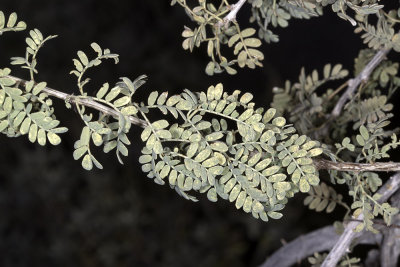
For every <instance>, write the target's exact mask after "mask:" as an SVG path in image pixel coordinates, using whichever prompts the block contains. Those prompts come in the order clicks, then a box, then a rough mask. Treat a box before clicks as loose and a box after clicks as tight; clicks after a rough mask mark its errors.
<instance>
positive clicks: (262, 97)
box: [0, 0, 362, 266]
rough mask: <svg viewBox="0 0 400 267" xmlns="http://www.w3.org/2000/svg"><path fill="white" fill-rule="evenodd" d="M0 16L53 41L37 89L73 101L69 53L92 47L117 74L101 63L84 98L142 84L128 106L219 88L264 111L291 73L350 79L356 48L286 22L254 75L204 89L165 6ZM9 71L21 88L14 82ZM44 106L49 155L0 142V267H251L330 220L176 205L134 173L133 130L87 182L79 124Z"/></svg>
mask: <svg viewBox="0 0 400 267" xmlns="http://www.w3.org/2000/svg"><path fill="white" fill-rule="evenodd" d="M246 8H247V7H246ZM0 10H3V11H4V12H5V14H7V15H8V14H10V13H11V12H13V11H15V12H17V13H18V15H19V18H20V19H22V20H24V21H26V22H27V24H28V28H29V29H33V28H38V29H40V30H41V32H42V33H43V34H44V35H50V34H58V35H59V37H58V38H57V39H54V40H51V41H49V42H48V43H47V44H46V45H45V47H44V48H43V49H42V50H41V51H40V52H39V65H38V69H39V74H38V76H37V80H38V81H47V83H48V85H49V86H50V87H52V88H55V89H58V90H61V91H64V92H67V93H77V90H76V87H75V84H76V83H75V79H74V76H72V75H69V74H68V73H69V71H70V70H72V68H73V64H72V58H73V57H75V56H76V51H77V50H84V51H86V52H89V51H90V50H91V48H90V43H91V42H94V41H95V42H97V43H99V44H100V45H101V46H102V47H103V48H110V49H111V51H112V52H114V53H118V54H119V55H120V64H118V65H114V64H113V63H112V62H111V61H110V62H106V63H105V64H102V65H101V66H100V68H97V69H95V70H94V71H89V73H88V74H89V76H90V77H91V78H92V81H91V83H90V84H89V85H88V86H87V89H88V90H89V91H90V90H92V91H91V92H94V90H97V89H98V88H99V86H100V85H101V84H102V83H104V82H105V81H108V82H110V84H113V83H115V82H116V81H117V80H118V78H119V77H121V76H127V77H130V78H131V79H132V80H133V79H134V78H136V77H137V76H139V75H141V74H147V75H148V76H149V80H148V82H147V83H146V84H145V85H144V86H143V87H142V88H140V90H139V92H138V94H137V96H136V97H137V99H138V101H139V100H140V101H142V100H145V99H146V96H148V94H149V93H150V92H151V91H153V90H159V91H169V93H170V95H171V94H173V93H179V92H181V90H182V89H184V88H189V89H191V90H193V91H200V90H205V89H206V88H207V87H208V86H210V85H212V84H215V83H218V82H222V83H223V84H224V87H225V90H228V91H231V92H232V91H233V90H235V89H241V90H242V91H249V92H252V93H253V94H254V95H255V99H256V104H257V105H260V106H265V107H268V106H269V103H270V101H271V89H272V87H273V86H283V84H284V81H285V80H286V79H290V80H293V81H294V80H296V79H297V76H298V73H299V72H300V68H301V67H302V66H305V67H306V70H308V71H311V70H312V69H315V68H317V69H321V67H322V66H323V65H324V64H325V63H334V64H335V63H343V64H344V66H345V67H346V68H348V69H350V70H352V64H353V58H354V57H355V56H356V55H357V53H358V50H359V49H360V48H361V47H362V46H361V41H360V40H359V37H358V36H356V35H354V34H353V32H352V31H353V28H352V27H351V25H350V23H347V22H345V21H343V20H341V19H339V18H337V17H336V16H335V15H333V14H330V12H329V10H326V13H327V14H328V15H327V16H324V17H323V18H317V19H313V20H309V21H295V20H292V21H291V22H290V25H289V28H287V29H278V30H277V32H278V33H279V34H280V42H279V43H277V44H271V45H266V44H264V45H263V47H262V51H263V52H264V54H265V61H264V65H265V68H259V69H257V70H240V71H239V73H238V75H236V76H229V75H227V74H222V75H218V76H214V77H209V76H207V75H206V74H205V73H204V68H205V66H206V64H207V56H206V51H205V47H201V48H200V49H196V50H195V51H194V53H192V54H190V53H189V52H187V51H184V50H183V49H182V47H181V42H182V38H181V35H180V34H181V31H182V29H183V26H184V25H188V26H193V24H192V22H191V21H190V20H189V19H188V17H187V16H186V15H185V13H184V11H183V9H182V8H180V7H178V6H174V7H170V6H169V1H139V0H136V1H127V0H119V1H95V0H81V1H66V0H58V1H50V0H42V1H33V0H18V1H11V0H5V1H1V3H0ZM249 14H250V12H249V10H248V8H247V10H246V9H245V8H244V9H243V10H241V12H240V16H239V20H241V21H242V22H243V24H244V25H247V24H248V23H247V18H248V16H249ZM27 34H28V32H27V31H25V32H19V33H6V34H4V35H3V36H1V37H0V63H1V65H0V66H1V67H6V66H9V58H10V57H11V56H23V55H24V51H25V44H24V39H25V36H26V35H27ZM12 69H13V73H14V75H16V76H18V77H21V78H28V75H27V72H26V71H22V70H19V69H17V68H12ZM55 102H57V104H56V108H57V109H56V115H57V117H58V119H59V120H60V121H61V122H62V124H63V125H64V126H67V127H68V128H69V129H70V130H69V132H68V133H66V134H64V135H63V136H62V137H63V142H62V144H61V145H60V146H57V147H50V146H48V147H40V146H39V145H37V144H30V143H29V141H28V140H27V138H26V137H20V138H16V139H8V138H7V137H6V136H0V147H1V153H0V164H1V165H0V168H1V172H0V173H1V174H0V212H1V219H0V266H256V265H258V264H260V263H261V262H262V261H263V260H264V259H265V258H266V257H267V256H268V254H270V253H272V252H273V251H274V250H276V249H277V248H279V247H280V246H281V244H282V243H281V242H282V241H284V240H291V239H293V238H295V237H297V236H299V235H301V234H304V233H306V232H308V231H310V230H312V229H315V228H317V227H319V226H322V225H326V224H329V223H331V222H332V217H330V216H324V215H323V214H317V213H313V212H309V211H307V209H306V208H304V207H303V206H302V199H303V197H304V196H298V197H296V198H294V199H292V200H291V201H290V203H289V205H288V206H287V208H286V209H285V210H284V217H283V218H282V219H281V220H279V221H271V222H269V223H264V222H262V221H261V220H260V221H258V220H256V219H254V218H253V217H251V215H249V214H245V213H244V212H243V211H237V210H236V209H235V208H234V205H232V204H231V203H229V202H227V201H223V200H220V201H218V202H217V203H215V204H214V203H211V202H209V201H208V200H207V199H206V198H205V197H203V196H200V197H199V198H200V201H199V202H197V203H192V202H189V201H186V200H184V199H182V198H180V197H179V196H178V195H177V194H176V193H175V192H174V191H173V190H170V189H169V187H168V186H159V185H157V184H155V183H153V182H152V181H151V180H150V179H148V178H146V177H145V175H144V174H143V173H142V172H141V169H140V166H139V164H138V162H137V159H138V157H139V155H140V149H141V146H142V144H141V142H139V140H140V132H141V129H140V128H137V127H133V128H132V131H131V132H132V133H131V135H130V136H131V141H132V143H133V144H132V145H131V146H130V150H129V151H130V152H129V153H130V155H129V157H127V158H125V159H124V162H125V165H123V166H121V165H119V164H118V162H117V159H116V157H115V155H114V153H110V154H106V155H104V154H103V153H102V152H101V151H98V152H99V153H98V159H99V160H100V161H101V162H102V163H103V165H104V170H94V171H91V172H87V171H85V170H83V169H82V168H81V165H80V162H79V161H74V160H73V158H72V151H73V143H74V141H75V140H77V139H78V138H79V135H80V130H81V127H82V123H81V121H80V120H79V117H78V115H77V114H76V113H74V112H73V111H71V110H67V109H66V108H65V107H64V105H63V103H62V101H55Z"/></svg>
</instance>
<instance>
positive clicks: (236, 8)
mask: <svg viewBox="0 0 400 267" xmlns="http://www.w3.org/2000/svg"><path fill="white" fill-rule="evenodd" d="M245 2H246V0H239V1H238V2H237V3H236V4H233V5H231V7H230V8H231V11H230V12H229V14H228V15H226V17H225V18H224V19H223V20H222V21H220V22H218V24H217V26H218V27H222V26H225V28H227V27H228V25H229V23H231V22H232V21H235V20H236V15H237V13H238V12H239V10H240V9H241V8H242V6H243V5H244V3H245Z"/></svg>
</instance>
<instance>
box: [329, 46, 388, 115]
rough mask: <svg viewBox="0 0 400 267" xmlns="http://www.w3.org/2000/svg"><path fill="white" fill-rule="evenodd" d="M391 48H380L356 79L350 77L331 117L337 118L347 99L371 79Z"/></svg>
mask: <svg viewBox="0 0 400 267" xmlns="http://www.w3.org/2000/svg"><path fill="white" fill-rule="evenodd" d="M389 51H390V49H382V50H379V51H378V53H376V55H375V56H374V57H373V58H372V59H371V61H370V62H369V63H368V64H367V66H365V68H364V69H363V70H362V71H361V72H360V73H359V74H358V75H357V77H355V78H354V79H350V80H349V81H348V85H349V86H348V87H347V89H346V92H344V93H343V95H342V96H341V97H340V98H339V100H338V102H337V103H336V105H335V107H334V108H333V110H332V113H331V117H330V118H331V119H332V118H336V117H338V116H339V115H340V113H341V112H342V109H343V107H344V105H345V104H346V102H347V100H348V99H349V98H351V97H352V95H353V93H354V91H355V90H356V88H357V87H358V86H359V85H360V84H361V83H362V82H366V81H367V80H368V79H369V76H370V75H371V73H372V71H373V70H374V69H375V68H376V67H377V66H378V65H379V64H380V63H381V62H382V60H383V59H384V58H385V57H386V55H387V53H389Z"/></svg>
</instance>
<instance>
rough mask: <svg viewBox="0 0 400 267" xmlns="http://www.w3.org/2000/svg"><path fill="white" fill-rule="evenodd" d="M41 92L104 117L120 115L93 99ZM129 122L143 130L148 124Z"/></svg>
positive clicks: (135, 120) (18, 80) (47, 90)
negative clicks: (102, 114)
mask: <svg viewBox="0 0 400 267" xmlns="http://www.w3.org/2000/svg"><path fill="white" fill-rule="evenodd" d="M7 77H8V78H10V79H13V80H14V81H16V82H17V83H19V84H25V83H26V81H25V80H23V79H20V78H17V77H14V76H10V75H9V76H7ZM43 92H45V93H46V94H48V95H49V96H53V97H56V98H59V99H62V100H64V101H68V102H70V103H71V104H78V105H82V106H86V107H89V108H93V109H96V110H98V111H100V112H102V113H104V114H106V115H109V116H112V117H114V118H116V119H118V118H119V115H120V113H119V112H118V111H116V110H114V109H112V108H110V107H107V106H106V105H103V104H100V103H98V102H96V101H94V100H93V99H91V98H90V97H86V98H81V97H79V96H75V95H69V94H66V93H63V92H60V91H58V90H55V89H52V88H50V87H45V88H44V89H43ZM128 118H129V120H130V121H131V123H132V124H134V125H137V126H139V127H142V128H145V127H146V126H147V125H148V124H147V122H146V121H144V120H141V119H139V118H136V117H133V116H128Z"/></svg>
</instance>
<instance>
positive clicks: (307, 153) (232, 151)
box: [139, 84, 323, 221]
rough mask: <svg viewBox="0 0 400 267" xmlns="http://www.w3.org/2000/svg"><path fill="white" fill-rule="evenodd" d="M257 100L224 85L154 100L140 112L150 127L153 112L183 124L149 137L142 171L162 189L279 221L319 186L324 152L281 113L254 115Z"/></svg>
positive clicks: (163, 125) (154, 127)
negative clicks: (292, 203) (317, 162)
mask: <svg viewBox="0 0 400 267" xmlns="http://www.w3.org/2000/svg"><path fill="white" fill-rule="evenodd" d="M252 98H253V96H252V95H251V94H249V93H245V94H241V93H240V91H235V92H233V94H228V93H227V92H224V91H223V86H222V84H218V85H216V86H211V87H209V88H208V90H207V93H204V92H201V93H196V94H195V93H192V92H191V91H189V90H185V92H184V93H182V94H181V95H175V96H171V97H169V98H167V94H166V93H163V94H160V95H159V94H158V93H157V92H153V93H151V94H150V96H149V99H148V103H147V105H143V106H141V107H140V112H141V113H142V116H143V117H144V118H145V119H146V120H147V115H146V113H147V112H148V111H150V110H151V109H158V110H159V111H161V112H162V113H164V114H167V113H170V114H172V115H173V117H174V118H175V119H180V120H182V121H183V122H182V123H170V122H168V121H167V120H158V121H155V122H153V123H149V125H148V126H147V127H146V128H145V129H144V130H143V132H142V135H141V137H142V141H143V142H146V146H145V148H143V150H142V156H141V157H140V158H139V161H140V163H141V164H143V165H142V170H143V171H144V172H146V173H148V177H149V178H152V179H154V181H155V182H156V183H158V184H164V183H165V181H166V180H168V182H169V184H170V186H171V188H174V189H175V190H176V191H177V192H178V194H180V195H182V196H183V197H185V198H187V199H191V200H194V201H196V198H195V197H193V196H191V195H189V194H188V192H189V191H191V190H194V191H197V192H200V193H207V197H208V199H209V200H210V201H217V198H218V197H220V198H222V199H225V200H229V201H230V202H235V206H236V208H238V209H243V210H244V211H245V212H251V213H252V215H253V216H254V217H255V218H261V219H262V220H264V221H267V220H268V217H271V218H274V219H278V218H280V217H281V216H282V214H281V213H279V211H280V210H281V209H282V208H283V207H284V205H285V204H286V203H287V199H288V198H290V197H292V196H293V195H294V194H295V193H297V192H298V191H301V192H308V191H309V190H310V185H317V184H318V183H319V178H318V172H317V170H316V168H315V167H314V165H313V163H312V157H316V156H318V155H320V154H321V153H322V152H323V151H322V149H321V148H319V144H318V142H315V141H312V140H310V139H309V138H307V137H306V136H305V135H302V136H299V135H298V134H296V133H295V129H294V128H293V127H291V126H290V125H286V120H285V119H284V118H283V117H279V116H276V110H275V109H268V110H267V111H265V112H264V110H263V109H262V108H258V109H255V107H254V103H252V102H250V101H251V100H252ZM174 144H175V145H174ZM172 145H174V146H172Z"/></svg>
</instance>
